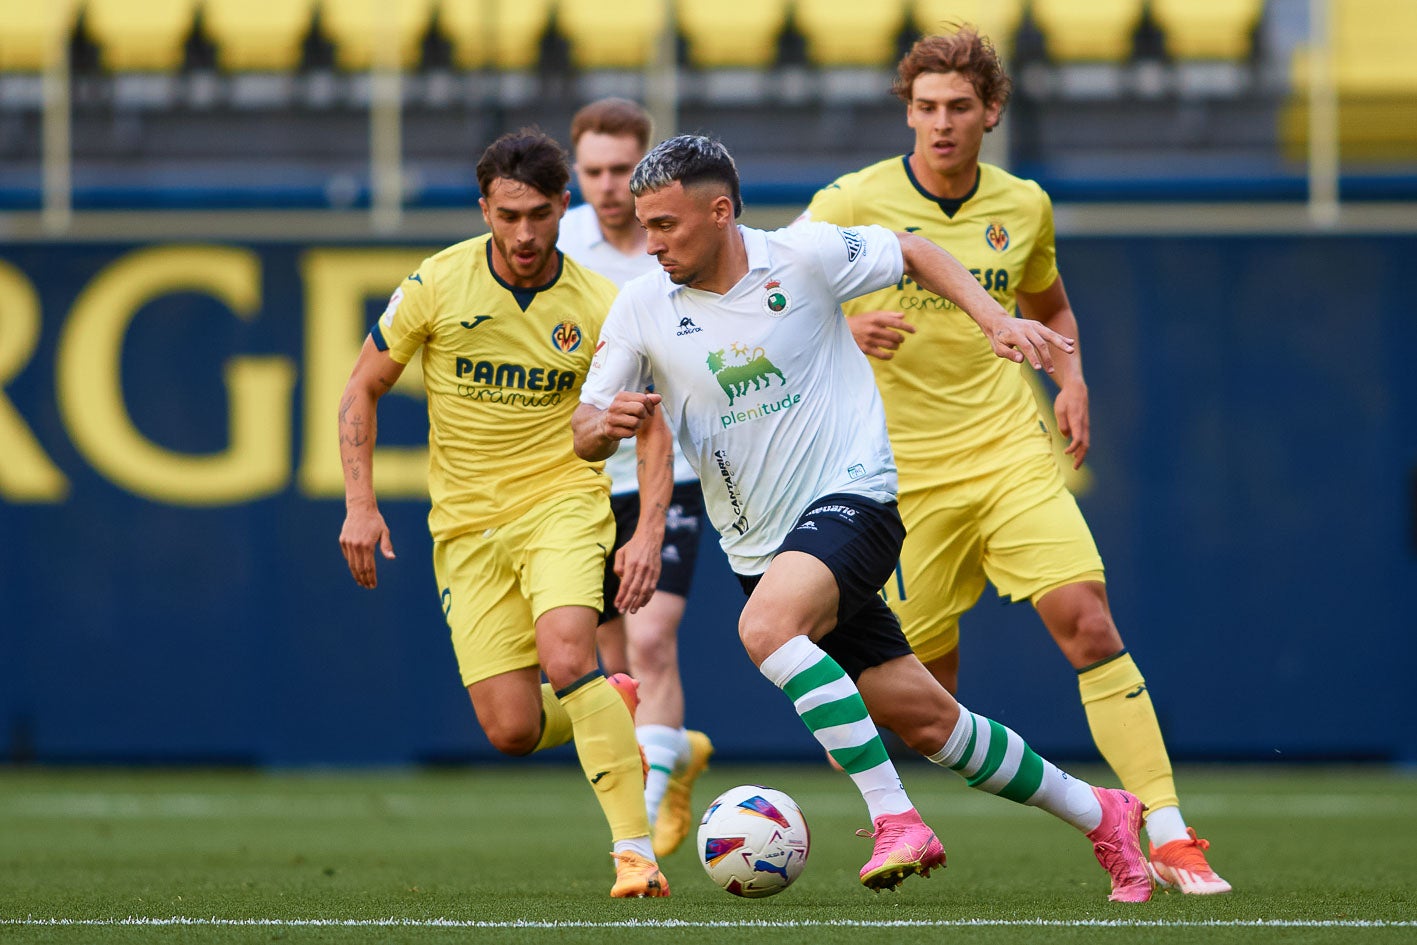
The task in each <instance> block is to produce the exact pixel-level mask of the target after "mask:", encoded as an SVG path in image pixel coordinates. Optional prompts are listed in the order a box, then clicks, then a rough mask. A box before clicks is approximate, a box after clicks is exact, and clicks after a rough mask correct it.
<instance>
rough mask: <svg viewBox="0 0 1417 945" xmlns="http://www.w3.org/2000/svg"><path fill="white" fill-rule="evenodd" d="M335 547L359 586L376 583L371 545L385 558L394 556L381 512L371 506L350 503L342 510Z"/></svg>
mask: <svg viewBox="0 0 1417 945" xmlns="http://www.w3.org/2000/svg"><path fill="white" fill-rule="evenodd" d="M339 547H340V550H341V551H343V552H344V560H345V562H346V563H347V564H348V565H349V573H350V574H352V575H354V581H355V583H356V584H358V585H359V586H360V587H371V588H372V587H378V586H379V575H378V573H377V572H376V570H375V568H374V560H375V559H374V549H375V548H378V549H379V551H380V552H381V553H382V554H383V555H384V557H385V558H388V559H390V560H392V559H393V557H394V542H393V539H392V538H391V537H390V536H389V526H388V525H386V524H384V516H383V515H381V514H380V513H379V510H378V508H376V507H374V506H354V507H351V508H350V509H349V511H347V512H346V513H345V516H344V527H343V528H341V529H340V533H339Z"/></svg>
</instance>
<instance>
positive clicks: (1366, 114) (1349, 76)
mask: <svg viewBox="0 0 1417 945" xmlns="http://www.w3.org/2000/svg"><path fill="white" fill-rule="evenodd" d="M1329 9H1330V10H1331V11H1332V17H1333V19H1332V30H1333V50H1332V52H1333V80H1334V84H1335V86H1336V88H1337V91H1338V96H1339V112H1338V136H1339V149H1340V152H1341V153H1342V155H1343V158H1344V160H1345V161H1348V160H1371V161H1382V162H1389V161H1412V160H1417V56H1414V55H1413V52H1412V40H1413V37H1417V4H1411V3H1390V2H1388V0H1333V2H1332V4H1331V6H1330V7H1329ZM1312 57H1313V52H1312V49H1311V48H1310V47H1309V46H1308V45H1301V46H1299V47H1296V48H1295V50H1294V57H1293V60H1292V67H1291V70H1290V79H1291V89H1292V96H1291V98H1290V100H1289V102H1288V104H1287V105H1286V106H1285V107H1284V109H1283V110H1282V112H1281V114H1280V121H1279V129H1280V140H1281V141H1282V142H1283V144H1284V150H1285V154H1286V155H1287V156H1289V157H1291V158H1296V159H1302V157H1303V155H1304V153H1305V149H1306V148H1307V147H1308V140H1309V99H1308V95H1309V80H1310V70H1311V69H1312V67H1313V62H1312Z"/></svg>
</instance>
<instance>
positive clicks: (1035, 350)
mask: <svg viewBox="0 0 1417 945" xmlns="http://www.w3.org/2000/svg"><path fill="white" fill-rule="evenodd" d="M985 334H986V335H987V336H988V338H989V344H990V345H991V346H992V347H993V348H994V353H995V354H996V355H998V356H999V357H1001V358H1008V359H1009V360H1010V361H1014V362H1018V361H1023V360H1025V359H1027V360H1028V363H1029V364H1031V365H1033V368H1034V370H1041V371H1047V372H1048V373H1049V374H1052V373H1053V351H1052V349H1053V348H1057V349H1058V350H1059V351H1061V352H1063V353H1064V354H1072V353H1073V350H1074V345H1075V341H1074V340H1073V339H1072V338H1069V337H1067V336H1066V335H1060V334H1058V333H1057V332H1056V331H1054V330H1053V329H1051V328H1049V327H1048V326H1047V325H1044V324H1043V323H1042V322H1036V321H1034V320H1033V319H1031V318H1012V317H1010V316H1008V315H1000V316H999V317H998V318H997V319H996V320H995V321H994V323H993V324H992V325H991V326H990V327H989V329H988V330H987V331H986V333H985Z"/></svg>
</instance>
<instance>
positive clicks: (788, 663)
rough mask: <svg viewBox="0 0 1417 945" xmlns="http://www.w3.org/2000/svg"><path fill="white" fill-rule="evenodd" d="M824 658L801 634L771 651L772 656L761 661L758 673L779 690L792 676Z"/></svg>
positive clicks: (814, 645)
mask: <svg viewBox="0 0 1417 945" xmlns="http://www.w3.org/2000/svg"><path fill="white" fill-rule="evenodd" d="M825 656H826V654H825V653H823V652H822V648H821V647H819V646H817V644H815V643H813V642H812V641H811V640H810V639H808V638H807V635H806V634H803V635H801V636H795V637H793V638H792V639H791V640H788V641H787V642H786V643H784V644H783V645H782V646H780V647H778V648H777V649H776V650H773V652H772V654H771V655H769V656H768V658H767V659H765V660H763V662H762V665H761V666H759V667H758V671H759V672H760V673H762V674H763V675H764V676H766V677H767V679H768V682H770V683H772V684H773V685H774V686H776V687H777V688H779V689H781V688H782V687H783V686H785V685H787V681H788V680H790V679H791V678H792V677H793V676H796V675H797V674H798V673H800V672H801V671H802V670H804V669H806V668H807V667H808V666H811V665H813V664H814V663H817V662H819V661H820V660H821V659H823V658H824V657H825Z"/></svg>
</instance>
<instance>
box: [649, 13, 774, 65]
mask: <svg viewBox="0 0 1417 945" xmlns="http://www.w3.org/2000/svg"><path fill="white" fill-rule="evenodd" d="M675 16H676V17H677V18H678V23H679V31H680V32H681V33H683V34H684V38H685V39H686V40H687V42H688V47H689V62H690V63H692V64H693V65H695V66H698V67H700V68H705V69H714V68H723V67H728V68H744V67H748V68H760V69H765V68H767V67H769V66H771V65H772V64H773V62H774V61H775V60H776V59H777V41H778V37H780V36H781V35H782V30H783V27H784V26H786V24H787V0H714V2H713V3H703V2H702V0H679V3H678V7H677V9H676V12H675Z"/></svg>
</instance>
